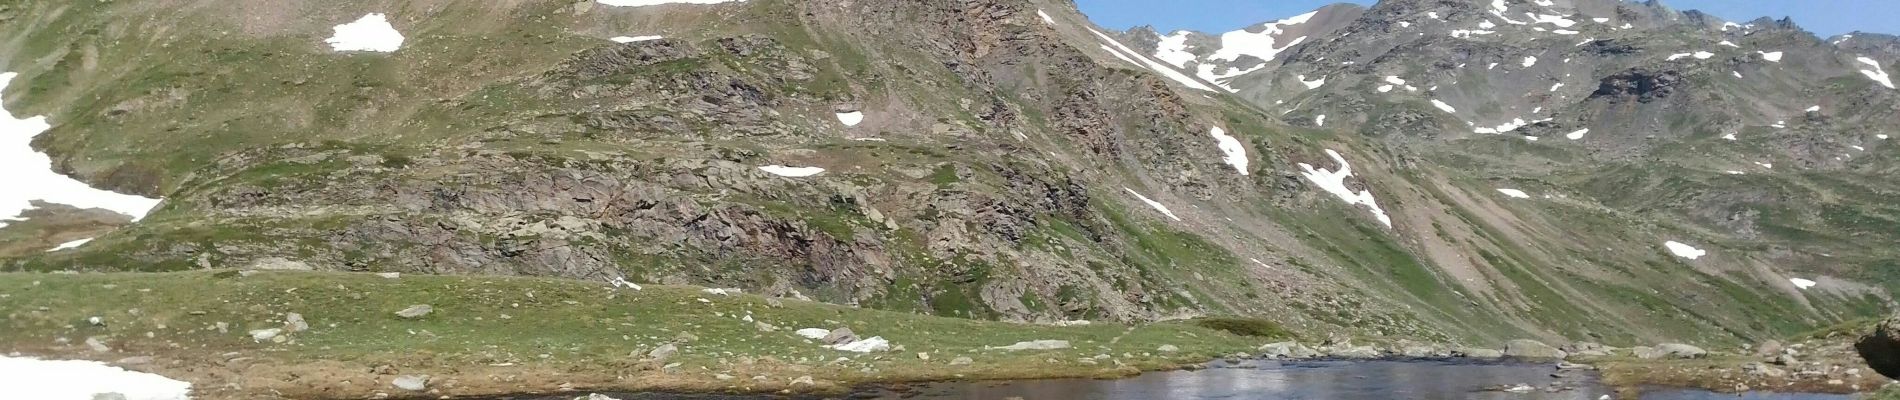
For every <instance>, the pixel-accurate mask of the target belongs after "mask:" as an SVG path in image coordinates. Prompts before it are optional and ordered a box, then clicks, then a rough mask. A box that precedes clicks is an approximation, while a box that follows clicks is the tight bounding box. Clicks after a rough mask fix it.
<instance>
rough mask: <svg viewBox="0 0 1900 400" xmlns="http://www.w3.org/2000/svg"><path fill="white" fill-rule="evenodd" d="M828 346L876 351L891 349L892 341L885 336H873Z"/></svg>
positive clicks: (846, 349) (848, 349)
mask: <svg viewBox="0 0 1900 400" xmlns="http://www.w3.org/2000/svg"><path fill="white" fill-rule="evenodd" d="M826 347H830V348H831V349H832V350H838V351H849V352H853V353H876V352H885V351H891V341H889V340H885V339H884V337H883V336H872V337H871V338H870V339H864V340H859V341H855V342H851V343H845V344H839V345H831V346H826Z"/></svg>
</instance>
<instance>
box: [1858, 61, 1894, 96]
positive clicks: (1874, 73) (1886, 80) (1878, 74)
mask: <svg viewBox="0 0 1900 400" xmlns="http://www.w3.org/2000/svg"><path fill="white" fill-rule="evenodd" d="M1855 60H1858V61H1860V62H1861V63H1862V64H1867V66H1868V67H1872V68H1873V69H1863V70H1860V73H1861V74H1863V75H1867V79H1873V80H1874V82H1876V83H1879V84H1880V86H1886V87H1887V88H1888V89H1893V77H1891V76H1887V70H1885V69H1881V68H1880V62H1879V61H1874V59H1872V58H1867V57H1860V58H1856V59H1855Z"/></svg>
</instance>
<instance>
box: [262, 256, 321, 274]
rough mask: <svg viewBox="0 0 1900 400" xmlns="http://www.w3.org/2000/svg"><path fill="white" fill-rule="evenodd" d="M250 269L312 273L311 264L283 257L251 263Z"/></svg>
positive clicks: (268, 258)
mask: <svg viewBox="0 0 1900 400" xmlns="http://www.w3.org/2000/svg"><path fill="white" fill-rule="evenodd" d="M250 269H253V270H264V271H311V270H315V269H316V268H312V267H310V264H309V263H305V262H302V261H291V260H287V259H284V258H281V257H266V258H262V259H258V260H257V261H256V262H252V263H251V267H250Z"/></svg>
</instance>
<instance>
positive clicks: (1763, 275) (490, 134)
mask: <svg viewBox="0 0 1900 400" xmlns="http://www.w3.org/2000/svg"><path fill="white" fill-rule="evenodd" d="M190 3H191V2H183V1H181V2H175V3H168V4H166V5H164V6H165V7H158V9H162V10H165V12H166V13H168V14H167V16H168V17H170V18H171V19H170V21H173V22H152V23H147V24H143V25H127V24H121V23H119V22H121V21H126V20H127V19H128V18H132V17H131V16H132V15H140V13H143V12H146V11H149V10H148V9H146V8H141V7H135V6H129V5H125V4H118V3H104V2H86V3H75V4H68V3H64V2H37V1H28V2H25V3H23V4H21V5H18V6H14V7H10V8H8V9H6V10H5V11H0V15H6V16H8V17H9V18H10V19H12V20H15V21H20V22H21V23H19V24H10V25H9V27H8V28H4V29H0V55H4V56H0V61H5V63H4V65H5V66H6V69H7V70H9V71H18V72H20V73H21V76H20V78H18V80H16V81H15V82H16V85H15V86H12V87H10V88H9V90H8V93H7V96H6V99H7V100H8V101H7V102H6V103H7V109H8V110H10V111H13V114H14V115H28V114H46V115H49V116H50V120H51V121H52V123H53V124H52V127H51V129H50V130H48V131H47V133H45V134H43V135H42V136H41V137H39V138H37V139H36V140H35V143H34V146H36V147H37V148H38V149H39V150H43V151H45V152H46V153H48V154H50V155H52V156H53V160H54V167H55V168H56V169H58V170H60V171H61V172H64V173H66V174H68V175H73V176H77V177H81V178H83V179H85V180H87V181H89V182H94V183H95V184H97V185H98V186H101V187H106V188H112V189H116V190H119V191H122V192H127V193H138V194H146V195H160V196H163V197H164V198H165V202H164V203H163V204H162V205H161V206H160V207H159V208H158V209H157V210H155V211H154V212H153V213H152V215H150V216H149V217H147V218H145V219H143V220H140V221H139V222H137V223H135V224H131V225H127V226H125V227H122V228H119V229H118V230H115V231H111V233H108V234H105V235H104V236H100V237H98V239H97V240H96V241H93V242H89V243H85V244H84V245H83V246H78V247H77V248H72V249H61V250H60V251H56V252H50V253H49V252H44V250H42V249H51V248H53V247H55V244H57V243H60V242H64V241H66V240H70V239H78V238H80V237H79V236H89V235H93V234H95V233H94V232H98V231H97V230H88V231H84V232H78V233H75V232H76V231H58V232H54V233H47V234H38V233H35V234H31V235H27V234H25V233H19V235H22V236H31V237H43V238H47V239H43V240H42V243H43V245H42V246H38V247H32V248H31V249H30V250H22V251H17V252H14V253H9V254H6V256H9V257H8V258H10V259H11V260H10V261H8V262H7V263H6V264H5V265H6V267H4V268H5V269H8V270H27V271H56V270H59V271H101V270H128V269H129V270H147V271H177V270H189V269H200V268H233V267H265V268H294V269H322V270H347V271H391V272H398V271H399V272H409V273H433V274H450V275H491V274H499V275H542V276H560V277H570V278H581V279H592V280H599V281H603V282H604V281H610V280H616V279H627V280H632V281H637V282H660V283H676V284H702V285H708V286H716V287H741V288H745V289H747V290H752V291H757V292H763V293H767V294H772V295H783V296H787V297H810V298H814V299H818V300H823V301H828V302H835V303H841V304H851V305H858V306H865V307H875V308H884V309H892V310H902V311H913V312H921V313H931V314H938V315H949V316H961V317H970V318H990V319H1006V320H1022V321H1043V322H1055V321H1068V320H1077V319H1090V320H1110V321H1145V320H1155V319H1168V318H1176V317H1181V316H1192V315H1204V314H1237V315H1246V316H1257V317H1264V318H1272V319H1277V320H1283V321H1285V323H1286V324H1288V325H1289V326H1291V327H1294V328H1297V329H1299V330H1301V331H1304V332H1313V333H1314V334H1317V335H1326V334H1336V335H1348V336H1350V335H1368V336H1393V337H1417V338H1424V339H1430V340H1445V341H1467V342H1497V341H1501V340H1503V339H1507V338H1517V337H1524V336H1533V337H1540V338H1545V339H1547V340H1552V341H1558V340H1563V339H1571V340H1590V341H1599V342H1610V343H1613V344H1614V343H1634V342H1644V343H1653V342H1654V341H1656V340H1657V339H1665V338H1666V339H1676V340H1687V341H1696V342H1742V341H1751V340H1753V339H1759V338H1762V337H1772V336H1775V335H1782V334H1789V333H1792V332H1797V331H1800V330H1802V329H1806V328H1811V327H1813V326H1818V325H1821V324H1826V323H1829V322H1832V321H1836V320H1840V319H1845V318H1851V317H1854V316H1859V315H1866V314H1868V313H1872V312H1874V310H1877V309H1879V308H1881V307H1884V306H1885V304H1886V303H1887V297H1886V291H1887V289H1888V288H1889V287H1891V285H1892V283H1891V282H1888V281H1883V280H1879V278H1878V276H1879V275H1880V274H1879V271H1882V268H1896V267H1900V264H1896V262H1895V259H1894V258H1893V254H1894V253H1893V252H1892V251H1891V249H1881V248H1878V247H1877V246H1878V244H1879V243H1882V242H1883V241H1885V243H1891V241H1890V239H1893V238H1892V237H1891V235H1892V234H1893V233H1892V232H1883V231H1882V230H1881V229H1880V228H1879V227H1880V226H1884V225H1883V224H1885V223H1887V222H1891V221H1894V218H1895V217H1893V216H1894V215H1900V213H1896V209H1895V207H1894V204H1893V203H1892V202H1891V201H1886V200H1883V198H1884V197H1883V196H1884V195H1883V194H1886V193H1892V191H1893V190H1895V189H1894V188H1892V187H1890V186H1891V183H1889V182H1891V180H1887V181H1881V180H1878V179H1873V178H1877V177H1881V176H1891V173H1892V172H1894V171H1893V169H1892V168H1893V167H1892V165H1893V164H1892V163H1893V160H1894V157H1893V154H1892V149H1891V148H1887V147H1884V146H1879V145H1878V143H1884V142H1875V140H1878V139H1871V137H1877V136H1870V135H1884V134H1886V133H1882V132H1886V131H1885V130H1883V128H1882V126H1883V125H1882V124H1887V125H1884V126H1889V127H1890V126H1893V125H1892V124H1890V122H1892V121H1890V119H1891V118H1893V117H1892V114H1891V113H1888V114H1882V113H1879V112H1875V111H1876V110H1881V109H1883V108H1882V107H1888V108H1889V109H1890V108H1891V107H1893V106H1894V105H1895V104H1896V103H1895V100H1894V99H1895V97H1894V96H1893V94H1892V93H1891V90H1889V89H1887V88H1884V87H1878V86H1875V85H1876V84H1875V83H1872V81H1873V80H1872V79H1870V78H1871V77H1873V76H1876V75H1878V74H1869V73H1867V72H1859V71H1867V70H1879V71H1885V70H1889V69H1891V68H1885V67H1882V66H1886V65H1892V60H1893V55H1892V54H1886V55H1881V54H1871V55H1868V57H1873V58H1875V60H1876V62H1875V63H1874V64H1878V65H1871V66H1870V68H1864V69H1863V68H1861V67H1855V66H1854V65H1855V64H1854V63H1855V62H1858V60H1857V59H1855V58H1851V57H1850V58H1843V57H1846V56H1844V55H1842V54H1845V53H1840V52H1837V51H1833V50H1819V49H1824V47H1819V46H1829V45H1827V44H1823V43H1821V42H1819V41H1818V40H1812V43H1810V39H1811V35H1807V36H1806V37H1803V36H1802V35H1803V34H1804V33H1800V32H1799V31H1798V30H1793V28H1792V26H1791V25H1786V24H1782V23H1779V22H1777V23H1775V24H1773V25H1765V24H1766V22H1765V21H1758V22H1756V23H1755V24H1754V25H1755V26H1754V27H1748V26H1743V25H1739V24H1738V25H1737V26H1736V27H1728V28H1726V29H1725V28H1724V27H1725V26H1726V25H1724V24H1721V23H1720V22H1717V21H1716V20H1713V19H1711V18H1708V17H1706V16H1702V15H1699V14H1695V13H1682V14H1676V13H1673V12H1669V11H1667V9H1666V8H1662V7H1660V6H1658V5H1656V4H1657V3H1653V2H1652V3H1649V4H1648V5H1632V4H1619V3H1616V2H1610V1H1575V2H1570V1H1564V0H1549V1H1543V2H1519V1H1499V2H1496V3H1492V2H1465V1H1450V0H1446V1H1422V0H1392V1H1386V2H1381V3H1380V4H1378V5H1375V6H1372V7H1370V8H1359V7H1356V6H1332V7H1328V8H1325V9H1322V10H1320V11H1316V12H1315V13H1313V14H1309V15H1305V16H1301V17H1296V18H1291V19H1288V20H1284V21H1280V22H1276V23H1268V24H1262V25H1260V26H1256V27H1253V28H1250V29H1249V30H1243V31H1240V32H1239V33H1234V34H1233V35H1232V37H1233V39H1232V40H1233V41H1234V43H1245V44H1247V45H1249V46H1252V47H1233V48H1227V47H1219V48H1216V47H1212V46H1211V45H1210V44H1212V43H1226V41H1227V40H1228V36H1229V35H1226V34H1223V35H1221V36H1219V37H1218V39H1217V38H1216V37H1215V36H1210V35H1203V34H1196V33H1176V34H1171V35H1170V36H1162V35H1158V34H1155V33H1153V32H1142V31H1137V32H1133V33H1120V34H1113V33H1110V32H1108V31H1105V30H1103V29H1101V28H1099V27H1096V26H1094V25H1092V24H1090V23H1088V22H1087V19H1086V18H1085V17H1083V16H1082V15H1081V14H1080V13H1079V12H1078V11H1076V10H1075V8H1074V6H1073V4H1070V3H1068V2H1066V1H1053V0H1051V1H1029V0H981V1H948V0H943V1H856V2H849V3H839V2H817V1H790V0H751V1H740V2H726V3H719V4H710V5H688V4H665V5H654V6H637V7H622V6H614V5H611V4H609V3H608V2H600V3H596V2H590V1H581V2H569V1H521V2H511V3H505V4H466V3H464V4H447V5H444V4H437V3H434V2H427V1H398V0H387V1H380V0H379V1H370V0H361V1H348V2H338V3H336V4H328V5H321V6H319V5H317V4H315V3H309V2H300V3H296V4H291V5H284V6H272V7H266V6H263V5H259V4H252V3H244V4H240V5H239V6H238V7H236V8H235V9H236V10H237V11H236V12H231V13H222V12H209V11H205V10H203V9H199V8H194V7H192V6H191V4H190ZM1545 3H1548V4H1545ZM282 10H306V11H312V12H309V13H305V14H297V15H288V14H284V13H282V12H281V11H282ZM1552 10H1561V11H1552ZM1547 12H1548V13H1551V14H1546V13H1547ZM365 13H388V16H389V18H388V21H389V23H390V24H391V25H392V27H391V29H393V30H395V31H399V32H401V34H402V35H403V36H404V37H405V38H406V40H405V41H403V43H402V44H401V46H400V48H399V49H396V50H394V51H392V52H387V53H381V52H361V51H336V50H334V49H331V48H328V47H326V46H324V45H323V43H324V42H323V39H324V38H325V37H328V36H330V35H331V34H332V32H331V30H332V27H333V26H334V25H336V24H342V23H346V22H350V21H356V20H358V19H359V17H362V16H363V15H364V14H365ZM1520 15H1521V17H1520ZM1596 15H1605V17H1596ZM1582 18H1609V20H1608V21H1595V20H1594V19H1588V20H1585V19H1582ZM1565 21H1568V24H1567V25H1566V22H1565ZM1582 21H1589V22H1582ZM1487 23H1488V24H1491V25H1494V26H1492V27H1489V28H1487V27H1485V25H1486V24H1487ZM1618 23H1621V24H1618ZM115 26H116V27H117V28H111V27H115ZM1571 29H1575V32H1576V33H1575V34H1570V33H1565V32H1559V31H1568V30H1571ZM1480 30H1488V31H1491V32H1493V33H1478V32H1476V31H1480ZM1730 31H1733V32H1730ZM1533 32H1535V33H1533ZM635 35H639V36H642V38H639V39H636V38H635V37H634V36H635ZM646 36H660V38H646ZM621 38H624V39H621ZM1300 38H1305V39H1304V40H1301V39H1300ZM1584 39H1592V40H1587V41H1586V40H1584ZM1856 39H1858V38H1849V39H1848V41H1847V42H1846V43H1859V42H1856V41H1855V40H1856ZM1718 40H1728V41H1731V42H1733V43H1735V44H1736V47H1729V46H1722V45H1720V44H1719V43H1720V42H1719V41H1718ZM1579 41H1582V42H1584V43H1577V42H1579ZM1705 42H1706V43H1705ZM1867 42H1869V43H1877V42H1875V41H1874V40H1872V39H1868V40H1867ZM1797 45H1800V46H1797ZM1836 46H1838V45H1836ZM1853 46H1859V45H1853ZM1866 46H1870V47H1843V48H1852V49H1857V50H1855V51H1865V52H1868V53H1874V51H1872V50H1875V49H1881V48H1883V47H1880V46H1879V45H1878V44H1868V45H1866ZM1771 47H1772V48H1773V49H1774V51H1777V52H1783V53H1780V54H1783V55H1782V56H1780V57H1779V58H1781V59H1782V60H1781V61H1779V62H1776V61H1768V60H1767V59H1768V58H1769V57H1768V56H1767V55H1766V54H1763V53H1758V52H1757V51H1764V52H1765V51H1766V49H1770V48H1771ZM148 48H169V49H173V50H172V51H171V52H169V53H164V54H160V53H154V52H150V51H147V50H146V49H148ZM523 49H527V50H526V51H523ZM1694 49H1707V50H1706V51H1707V52H1709V53H1711V54H1710V55H1709V56H1701V55H1699V53H1697V51H1702V50H1694ZM1755 49H1763V50H1755ZM1665 51H1666V52H1670V53H1669V54H1663V52H1665ZM1681 51H1687V55H1686V56H1683V57H1674V55H1675V54H1676V53H1675V52H1681ZM1718 52H1719V53H1718ZM1718 56H1719V57H1718ZM1880 57H1885V58H1880ZM1533 58H1534V59H1535V61H1533ZM1671 58H1673V59H1671ZM1560 60H1562V61H1560ZM1570 60H1576V61H1578V62H1576V63H1572V62H1569V61H1570ZM1586 60H1591V61H1588V62H1585V61H1586ZM1880 60H1886V61H1880ZM1492 63H1496V67H1495V68H1493V67H1490V66H1491V65H1493V64H1492ZM1480 66H1483V67H1480ZM1717 67H1729V68H1717ZM1771 67H1776V68H1781V69H1770V68H1771ZM1796 67H1799V70H1798V71H1794V72H1791V71H1790V70H1789V68H1796ZM1871 67H1880V68H1871ZM1724 69H1726V70H1727V71H1721V70H1724ZM1721 72H1735V73H1737V74H1741V75H1742V76H1760V77H1762V78H1759V79H1757V80H1739V81H1725V80H1716V79H1722V76H1726V75H1727V74H1722V73H1721ZM1797 72H1799V73H1797ZM1809 72H1813V73H1809ZM1381 88H1383V89H1384V90H1381ZM1500 93H1504V94H1510V95H1498V94H1500ZM1522 93H1530V94H1534V95H1531V96H1522V97H1519V96H1517V94H1522ZM1789 93H1797V94H1798V95H1789ZM313 99H314V100H313ZM1810 103H1816V104H1820V105H1822V106H1823V107H1822V109H1821V110H1820V111H1817V112H1804V113H1792V112H1790V113H1787V114H1777V113H1771V112H1768V111H1769V110H1774V111H1776V112H1780V111H1783V110H1790V109H1792V110H1800V109H1803V108H1802V107H1805V106H1801V105H1800V104H1810ZM1527 108H1528V110H1526V109H1527ZM1328 116H1330V117H1328ZM1682 116H1688V117H1686V118H1685V117H1682ZM1770 118H1773V119H1775V121H1769V119H1770ZM1520 119H1521V120H1523V121H1522V122H1518V120H1520ZM1774 122H1782V125H1783V126H1789V127H1792V128H1788V130H1789V131H1792V133H1790V134H1787V135H1781V134H1773V135H1771V134H1768V132H1767V131H1766V129H1768V128H1767V127H1768V126H1769V124H1771V123H1774ZM1500 124H1502V125H1500ZM1585 129H1588V131H1584V130H1585ZM1775 129H1781V128H1775ZM1726 130H1733V131H1734V132H1735V133H1737V134H1738V135H1739V136H1740V137H1745V138H1746V139H1745V140H1736V141H1735V142H1739V143H1736V144H1746V145H1747V146H1749V147H1748V148H1746V149H1730V148H1722V147H1716V145H1720V144H1727V143H1726V142H1729V141H1728V140H1726V139H1721V136H1720V134H1721V133H1724V131H1726ZM1578 132H1582V133H1578ZM1507 133H1508V134H1507ZM1822 133H1826V134H1828V135H1825V136H1824V135H1821V134H1822ZM1570 135H1578V136H1579V139H1577V140H1576V141H1575V143H1574V144H1575V146H1571V144H1572V143H1562V142H1565V141H1567V140H1569V138H1567V136H1570ZM1559 137H1565V139H1563V140H1560V139H1558V138H1559ZM1527 138H1537V139H1539V140H1535V141H1532V140H1529V139H1527ZM1586 139H1587V140H1586ZM1560 145H1561V146H1560ZM1847 146H1860V147H1862V148H1864V149H1868V150H1869V151H1870V152H1869V153H1867V154H1864V155H1856V156H1855V157H1854V158H1853V160H1851V161H1850V160H1845V159H1842V160H1830V159H1828V157H1832V156H1833V155H1834V154H1836V152H1839V151H1844V150H1843V149H1847V148H1849V147H1847ZM1663 156H1667V157H1663ZM1768 157H1772V158H1768ZM1738 160H1762V161H1760V162H1762V163H1770V162H1772V163H1774V164H1777V165H1781V166H1797V165H1798V166H1800V167H1801V168H1802V169H1803V170H1811V171H1814V172H1801V173H1794V172H1789V173H1781V172H1779V171H1786V170H1788V169H1790V168H1789V167H1782V169H1780V170H1776V169H1774V168H1772V167H1767V166H1761V169H1760V170H1756V169H1754V168H1752V167H1748V166H1747V165H1727V164H1718V163H1722V162H1736V161H1738ZM1727 168H1733V169H1735V170H1737V171H1742V172H1746V174H1728V173H1724V172H1722V171H1724V170H1725V169H1727ZM1770 171H1776V172H1770ZM1832 174H1838V176H1836V175H1832ZM1808 196H1814V197H1813V198H1819V199H1822V200H1823V201H1824V202H1825V203H1824V204H1826V205H1825V206H1823V207H1809V206H1805V205H1802V204H1800V203H1802V202H1803V201H1806V200H1807V199H1808V198H1809V197H1808ZM39 220H40V217H33V218H30V219H28V220H27V221H28V222H32V221H39ZM43 225H46V224H32V223H21V224H15V225H10V226H9V227H7V228H0V234H15V233H16V232H18V231H20V230H19V229H16V228H15V227H21V226H43ZM88 229H91V228H88ZM9 230H13V231H9ZM61 232H64V233H61ZM0 237H4V236H0ZM28 247H31V246H28ZM1797 279H1798V280H1797ZM1803 281H1805V282H1808V283H1807V284H1802V283H1800V282H1803ZM1627 321H1644V323H1643V324H1639V325H1631V324H1630V323H1628V322H1627Z"/></svg>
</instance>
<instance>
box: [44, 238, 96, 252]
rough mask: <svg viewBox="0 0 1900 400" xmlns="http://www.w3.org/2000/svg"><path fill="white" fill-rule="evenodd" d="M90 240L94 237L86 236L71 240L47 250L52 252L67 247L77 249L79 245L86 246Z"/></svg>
mask: <svg viewBox="0 0 1900 400" xmlns="http://www.w3.org/2000/svg"><path fill="white" fill-rule="evenodd" d="M89 242H92V238H85V239H79V240H74V241H71V242H66V243H60V244H59V246H57V247H54V248H53V249H52V250H47V251H46V252H48V253H51V252H55V251H60V250H66V249H76V248H79V246H85V245H86V243H89Z"/></svg>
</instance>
